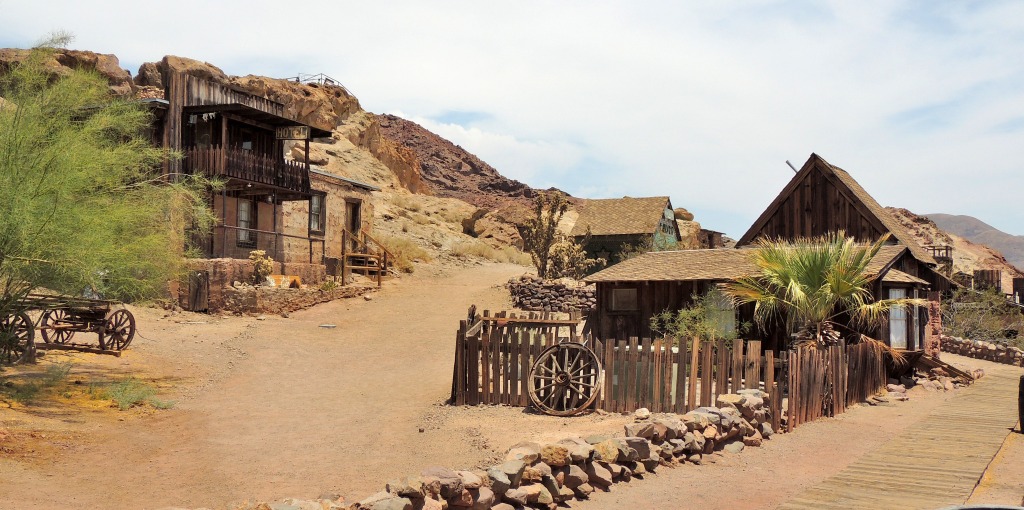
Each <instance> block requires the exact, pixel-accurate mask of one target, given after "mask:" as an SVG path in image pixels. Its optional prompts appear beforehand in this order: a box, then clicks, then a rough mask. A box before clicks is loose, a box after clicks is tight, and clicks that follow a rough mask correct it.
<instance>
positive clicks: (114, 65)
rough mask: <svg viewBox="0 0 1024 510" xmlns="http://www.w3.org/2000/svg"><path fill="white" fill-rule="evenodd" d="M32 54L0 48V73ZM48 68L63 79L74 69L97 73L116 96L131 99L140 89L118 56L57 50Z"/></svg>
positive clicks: (25, 51)
mask: <svg viewBox="0 0 1024 510" xmlns="http://www.w3.org/2000/svg"><path fill="white" fill-rule="evenodd" d="M31 52H32V50H23V49H13V48H0V74H3V73H6V72H7V71H8V70H9V69H10V68H11V66H12V65H15V64H17V63H19V62H23V61H24V60H25V59H27V58H28V57H29V55H30V54H31ZM45 65H46V68H47V69H48V70H50V71H51V72H52V73H53V74H54V75H55V76H64V75H66V74H67V73H70V72H71V71H72V70H75V69H78V70H86V71H94V72H96V73H98V74H99V75H100V76H102V77H103V78H104V79H106V80H107V83H108V84H109V85H110V91H111V92H112V93H114V94H118V95H122V96H130V95H132V94H133V93H134V92H135V90H136V88H137V87H136V86H135V84H134V82H132V74H131V73H130V72H128V70H126V69H123V68H122V67H121V62H120V61H119V60H118V59H117V57H116V56H115V55H110V54H105V53H93V52H91V51H80V50H65V49H55V50H53V53H52V55H51V58H50V59H48V60H47V61H46V63H45Z"/></svg>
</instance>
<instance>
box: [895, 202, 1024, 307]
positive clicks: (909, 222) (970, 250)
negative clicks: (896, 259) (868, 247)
mask: <svg viewBox="0 0 1024 510" xmlns="http://www.w3.org/2000/svg"><path fill="white" fill-rule="evenodd" d="M886 209H888V210H889V212H890V213H892V215H893V216H894V217H895V218H896V219H897V220H898V221H899V222H900V223H902V224H903V226H904V227H906V229H907V230H908V231H909V232H910V233H911V234H912V235H913V236H914V238H915V239H916V240H917V242H918V243H919V244H921V245H922V246H928V245H946V246H952V247H953V271H954V272H957V271H959V272H964V273H967V274H973V273H974V271H975V270H976V269H997V270H999V271H1002V275H1003V288H1004V289H1012V288H1013V278H1021V277H1024V272H1021V270H1020V269H1017V267H1016V266H1015V265H1014V264H1012V263H1010V262H1009V261H1007V259H1006V257H1003V255H1002V254H1001V253H1000V252H999V251H998V250H995V249H993V248H991V247H989V246H986V245H984V244H980V243H975V242H972V241H971V240H969V239H966V238H964V237H961V236H959V235H957V234H953V233H949V232H947V231H944V230H943V229H941V228H939V226H938V225H937V224H936V222H934V221H932V220H931V219H930V218H929V217H925V216H919V215H917V214H914V213H913V212H910V211H908V210H906V209H899V208H894V207H887V208H886Z"/></svg>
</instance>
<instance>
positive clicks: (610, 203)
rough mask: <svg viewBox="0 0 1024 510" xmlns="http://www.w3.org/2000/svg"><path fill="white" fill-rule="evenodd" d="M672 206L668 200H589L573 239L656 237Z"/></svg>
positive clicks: (575, 226)
mask: <svg viewBox="0 0 1024 510" xmlns="http://www.w3.org/2000/svg"><path fill="white" fill-rule="evenodd" d="M669 206H670V203H669V198H668V197H645V198H630V197H625V198H605V199H596V200H594V199H592V200H587V201H585V202H584V203H583V206H582V207H580V216H579V219H577V220H576V224H575V225H573V227H572V232H571V233H570V235H572V236H582V235H586V233H587V227H590V233H591V235H595V236H609V235H629V234H653V233H654V232H655V231H657V230H658V223H659V222H661V218H662V217H663V216H664V214H665V209H666V208H668V207H669Z"/></svg>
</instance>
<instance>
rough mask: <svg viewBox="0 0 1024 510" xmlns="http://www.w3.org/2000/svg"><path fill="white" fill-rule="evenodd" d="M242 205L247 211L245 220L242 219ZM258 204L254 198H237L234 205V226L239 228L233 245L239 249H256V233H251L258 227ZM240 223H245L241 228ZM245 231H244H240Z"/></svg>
mask: <svg viewBox="0 0 1024 510" xmlns="http://www.w3.org/2000/svg"><path fill="white" fill-rule="evenodd" d="M242 204H246V205H248V206H249V207H248V209H249V210H248V211H247V214H246V215H245V216H246V218H245V220H243V219H242ZM259 208H260V205H259V202H258V201H257V200H256V197H238V198H237V199H236V205H235V225H236V226H237V227H238V228H239V230H237V232H238V236H237V238H236V241H235V244H236V245H237V246H238V247H239V248H256V244H257V237H258V236H257V235H256V234H257V233H256V232H253V230H256V227H258V226H259ZM242 221H245V223H246V226H244V227H243V226H242ZM241 229H246V230H241Z"/></svg>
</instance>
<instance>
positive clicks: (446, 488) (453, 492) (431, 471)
mask: <svg viewBox="0 0 1024 510" xmlns="http://www.w3.org/2000/svg"><path fill="white" fill-rule="evenodd" d="M420 474H421V475H423V477H424V478H425V479H426V478H434V479H436V480H437V483H439V484H440V491H439V493H440V495H441V497H442V498H444V499H448V498H453V497H457V496H460V495H461V494H462V489H463V486H462V477H460V476H459V474H458V473H456V472H455V471H452V470H451V469H448V468H445V467H440V466H434V467H429V468H427V469H424V470H423V471H422V472H421V473H420Z"/></svg>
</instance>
